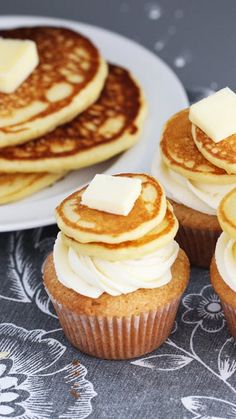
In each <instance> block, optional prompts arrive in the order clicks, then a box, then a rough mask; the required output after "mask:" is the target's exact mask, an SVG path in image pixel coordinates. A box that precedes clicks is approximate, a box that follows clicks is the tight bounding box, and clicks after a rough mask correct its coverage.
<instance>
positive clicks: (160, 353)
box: [0, 226, 236, 419]
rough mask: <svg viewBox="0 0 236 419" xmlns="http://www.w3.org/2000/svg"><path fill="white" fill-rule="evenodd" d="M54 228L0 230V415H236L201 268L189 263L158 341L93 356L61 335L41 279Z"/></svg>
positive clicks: (234, 382)
mask: <svg viewBox="0 0 236 419" xmlns="http://www.w3.org/2000/svg"><path fill="white" fill-rule="evenodd" d="M56 233H57V228H56V227H55V226H51V227H47V228H43V229H42V228H39V229H34V230H28V231H22V232H12V233H8V234H1V235H0V248H1V253H0V320H1V324H0V351H1V352H3V358H2V359H1V358H0V417H3V418H7V417H10V418H13V417H14V418H15V417H16V418H22V419H23V418H24V419H29V418H35V419H36V418H37V419H46V418H68V419H70V418H71V419H72V418H80V419H82V418H86V417H88V416H89V415H90V417H91V418H94V419H95V418H96V419H97V418H115V419H117V418H122V419H123V418H140V419H143V418H162V419H164V418H204V419H206V418H236V373H235V371H236V343H235V341H234V340H233V338H232V337H231V336H230V335H229V333H228V331H227V328H226V325H225V320H224V315H223V312H222V308H221V305H220V302H219V300H218V297H217V296H216V295H215V293H214V291H213V290H212V287H211V285H209V273H208V271H206V270H202V269H192V272H191V282H190V285H189V287H188V289H187V291H186V293H185V295H184V298H183V300H182V303H181V306H180V309H179V312H178V316H177V319H176V322H175V326H174V330H173V331H172V334H171V335H170V337H169V339H168V340H167V341H166V343H165V344H163V345H162V346H161V347H160V348H159V349H158V350H156V351H154V352H153V353H151V354H149V355H147V356H144V357H142V358H139V359H136V360H131V361H104V360H98V359H95V358H92V357H89V356H87V355H84V354H82V353H80V352H78V351H77V350H76V349H74V348H73V347H72V346H71V345H70V344H69V343H68V342H67V340H66V338H65V337H64V335H63V332H62V330H61V328H60V325H59V322H58V319H57V317H56V315H55V313H54V310H53V307H52V305H51V302H50V300H49V298H48V296H47V294H46V292H45V290H44V288H43V285H42V267H43V263H44V260H45V257H46V255H47V254H48V253H49V252H50V251H51V249H52V246H53V242H54V239H55V236H56ZM4 353H5V357H4Z"/></svg>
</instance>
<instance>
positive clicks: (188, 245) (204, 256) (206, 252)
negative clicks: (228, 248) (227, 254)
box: [175, 224, 222, 268]
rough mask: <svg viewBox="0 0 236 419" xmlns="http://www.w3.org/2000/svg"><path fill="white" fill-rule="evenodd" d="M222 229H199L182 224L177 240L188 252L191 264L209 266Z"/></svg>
mask: <svg viewBox="0 0 236 419" xmlns="http://www.w3.org/2000/svg"><path fill="white" fill-rule="evenodd" d="M221 233H222V231H221V230H207V229H205V230H202V229H201V230H198V229H194V228H190V227H186V226H183V225H182V224H180V227H179V230H178V233H177V235H176V237H175V240H176V241H177V242H178V243H179V245H180V247H181V248H182V249H183V250H184V251H185V253H186V254H187V256H188V258H189V261H190V263H191V265H194V266H198V267H200V268H209V266H210V263H211V259H212V256H213V254H214V252H215V246H216V242H217V239H218V237H219V236H220V234H221Z"/></svg>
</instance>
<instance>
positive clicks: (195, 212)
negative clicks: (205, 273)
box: [152, 89, 236, 268]
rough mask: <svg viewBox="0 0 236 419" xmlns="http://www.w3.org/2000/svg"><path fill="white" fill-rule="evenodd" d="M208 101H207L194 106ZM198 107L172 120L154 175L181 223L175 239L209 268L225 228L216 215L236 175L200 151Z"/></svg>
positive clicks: (196, 261) (194, 259)
mask: <svg viewBox="0 0 236 419" xmlns="http://www.w3.org/2000/svg"><path fill="white" fill-rule="evenodd" d="M223 90H224V89H223ZM218 93H219V92H218ZM213 96H214V95H213ZM216 96H217V94H216ZM235 96H236V95H235ZM211 98H212V97H211ZM213 99H214V98H213ZM208 100H209V98H207V99H203V100H202V101H200V102H198V103H197V104H195V105H193V107H194V106H199V105H202V103H201V102H204V101H208ZM204 103H205V102H204ZM223 103H224V102H223ZM209 106H210V107H211V104H210V105H209ZM194 109H195V108H193V110H192V108H190V109H185V110H183V111H181V112H178V113H177V114H175V115H174V116H172V117H171V118H170V119H169V120H168V121H167V123H166V125H165V126H164V129H163V133H162V137H161V141H160V147H159V148H158V150H157V153H156V156H155V158H154V161H153V164H152V174H153V175H154V176H155V177H157V178H158V179H159V180H160V182H162V185H163V186H164V187H165V189H166V193H167V196H168V198H169V199H170V201H171V203H172V205H173V208H174V212H175V215H176V217H177V218H178V221H179V223H180V228H179V231H178V234H177V236H176V240H177V241H178V243H179V245H180V246H181V248H182V249H183V250H184V251H185V252H186V253H187V255H188V257H189V260H190V262H191V264H192V265H195V266H199V267H204V268H207V267H209V265H210V261H211V258H212V256H213V254H214V250H215V245H216V241H217V239H218V237H219V235H220V234H221V231H222V230H221V227H220V224H219V222H218V219H217V216H216V211H217V207H218V205H219V203H220V201H221V199H222V198H223V197H224V196H225V195H226V194H227V193H228V192H229V191H230V190H232V189H233V188H234V187H235V186H236V173H231V172H228V171H226V169H225V168H222V167H219V166H217V165H216V164H215V163H213V162H212V161H210V160H208V159H207V158H206V157H205V156H204V155H203V153H201V151H199V150H200V147H197V145H196V143H195V140H196V132H199V131H198V130H197V131H196V125H195V124H193V123H192V119H193V118H192V114H194ZM190 118H191V120H190ZM235 138H236V137H235ZM234 141H235V140H234ZM223 143H224V144H225V146H224V153H223V151H222V150H223ZM235 144H236V143H235ZM226 145H227V141H222V144H221V152H222V153H223V155H224V156H225V160H226V156H228V148H227V146H226ZM218 147H219V145H218ZM228 158H229V157H228Z"/></svg>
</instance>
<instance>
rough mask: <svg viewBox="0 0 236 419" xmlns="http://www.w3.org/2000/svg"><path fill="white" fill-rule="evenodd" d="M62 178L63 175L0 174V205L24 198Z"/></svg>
mask: <svg viewBox="0 0 236 419" xmlns="http://www.w3.org/2000/svg"><path fill="white" fill-rule="evenodd" d="M64 176H65V173H10V174H7V173H0V204H8V203H10V202H14V201H19V200H20V199H23V198H26V197H27V196H29V195H32V194H34V193H35V192H38V191H40V190H41V189H44V188H46V187H47V186H50V185H52V184H53V183H55V182H56V181H57V180H59V179H60V178H62V177H64Z"/></svg>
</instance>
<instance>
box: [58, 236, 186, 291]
mask: <svg viewBox="0 0 236 419" xmlns="http://www.w3.org/2000/svg"><path fill="white" fill-rule="evenodd" d="M178 251H179V246H178V244H177V243H176V242H175V241H174V240H172V241H171V242H170V243H169V244H168V245H167V246H165V247H163V248H161V249H158V250H156V251H155V252H153V253H150V254H148V255H145V256H143V257H142V258H140V259H129V260H124V261H115V262H114V261H107V260H103V259H98V258H94V257H90V256H86V255H82V254H79V253H77V252H75V250H74V249H72V248H71V247H68V246H67V245H66V244H65V243H64V242H63V240H62V238H61V233H59V234H58V237H57V239H56V242H55V245H54V251H53V258H54V265H55V270H56V274H57V278H58V280H59V281H60V282H61V283H62V284H63V285H64V286H66V287H67V288H71V289H73V290H74V291H76V292H78V293H79V294H82V295H85V296H87V297H90V298H98V297H99V296H100V295H102V294H103V293H104V292H106V293H107V294H110V295H112V296H117V295H120V294H127V293H130V292H134V291H136V290H137V289H139V288H158V287H161V286H163V285H166V284H167V283H168V282H169V281H170V280H171V278H172V276H171V266H172V265H173V263H174V261H175V259H176V258H177V255H178Z"/></svg>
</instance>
